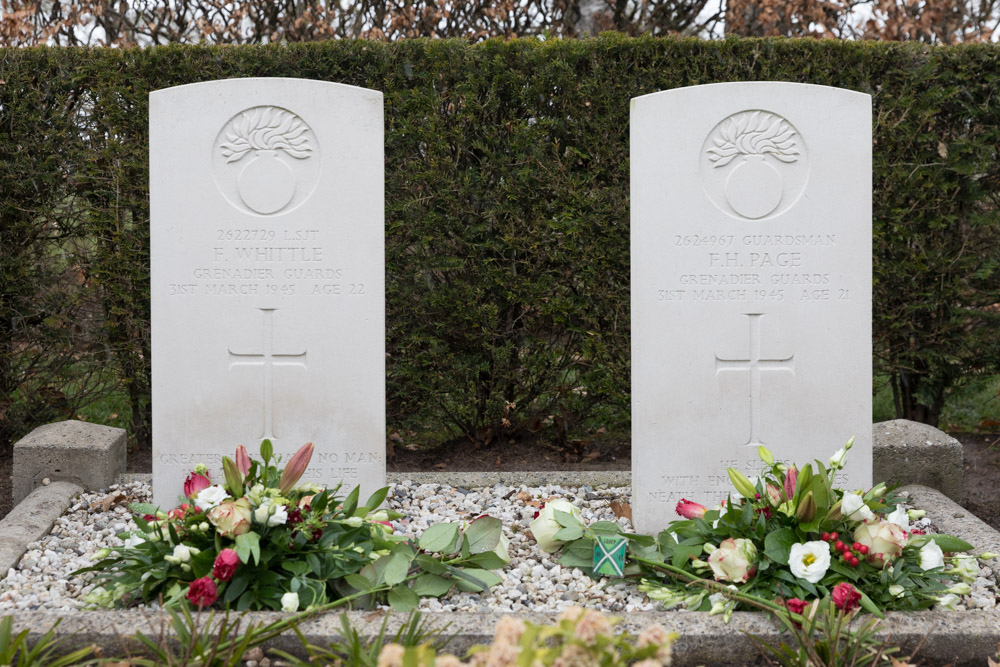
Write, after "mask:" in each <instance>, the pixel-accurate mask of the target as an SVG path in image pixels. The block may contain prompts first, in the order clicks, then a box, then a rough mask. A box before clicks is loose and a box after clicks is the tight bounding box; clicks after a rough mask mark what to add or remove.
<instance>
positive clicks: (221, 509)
mask: <svg viewBox="0 0 1000 667" xmlns="http://www.w3.org/2000/svg"><path fill="white" fill-rule="evenodd" d="M252 516H253V509H252V508H251V507H250V501H249V500H247V499H246V498H237V499H236V500H232V499H230V500H224V501H222V502H221V503H219V504H218V505H216V506H215V507H213V508H212V509H211V510H209V512H208V520H209V521H211V522H212V525H213V526H215V527H216V528H217V529H218V530H219V534H220V535H222V536H223V537H236V536H237V535H242V534H243V533H246V532H249V531H250V517H252Z"/></svg>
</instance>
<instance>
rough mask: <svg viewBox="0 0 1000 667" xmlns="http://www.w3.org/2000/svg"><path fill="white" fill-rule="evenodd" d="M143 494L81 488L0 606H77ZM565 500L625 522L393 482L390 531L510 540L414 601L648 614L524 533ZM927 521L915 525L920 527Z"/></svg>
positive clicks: (985, 594)
mask: <svg viewBox="0 0 1000 667" xmlns="http://www.w3.org/2000/svg"><path fill="white" fill-rule="evenodd" d="M151 497H152V492H151V489H150V486H149V485H148V484H147V483H144V482H130V483H128V484H121V485H115V486H112V487H111V488H110V489H109V490H108V491H107V492H100V493H83V494H81V495H80V496H79V497H78V498H77V499H76V500H75V502H74V504H73V505H72V506H71V507H70V509H69V510H67V512H66V513H65V514H64V515H63V516H61V517H60V518H59V519H58V520H57V521H56V524H55V526H54V527H53V529H52V532H51V533H50V534H49V535H48V536H46V537H45V538H43V539H41V540H39V541H38V542H33V543H31V544H30V545H29V547H28V551H27V552H26V553H25V555H24V556H23V557H22V558H21V561H20V563H19V564H18V566H17V568H12V569H11V570H10V571H8V573H7V576H6V578H5V579H2V580H0V612H4V611H10V610H19V609H50V610H69V609H82V608H85V607H86V604H85V603H84V602H83V601H82V599H81V598H82V597H83V596H85V595H86V594H87V593H89V592H90V591H91V590H92V589H93V588H94V585H93V583H92V582H91V580H92V578H93V575H92V574H83V575H77V576H72V575H71V573H72V572H73V571H75V570H78V569H80V568H83V567H87V566H88V565H90V563H91V559H92V557H93V555H94V554H95V553H96V552H97V551H98V550H99V549H101V548H104V547H108V546H116V545H120V544H121V540H119V539H118V537H117V536H116V535H117V534H118V533H120V532H123V531H127V530H136V529H137V528H136V526H135V524H134V523H133V522H132V520H131V514H130V513H129V511H128V505H129V504H130V503H133V502H150V500H151ZM554 497H560V498H565V499H567V500H569V501H570V502H572V503H573V504H574V505H576V506H577V507H579V508H580V511H581V515H582V518H583V521H584V522H585V523H587V524H590V523H592V522H594V521H616V522H618V523H619V524H620V525H621V526H622V527H623V528H624V529H625V530H627V531H631V530H632V525H631V523H630V522H629V520H628V519H626V518H618V517H617V516H616V515H615V513H614V512H613V511H612V509H611V506H610V505H611V502H612V501H616V500H617V501H622V502H629V501H630V499H631V489H630V488H629V487H598V488H591V487H589V486H579V487H571V486H556V485H551V486H540V487H529V486H524V485H522V486H505V485H501V484H497V485H494V486H491V487H486V488H475V489H465V488H461V487H458V488H456V487H453V486H450V485H441V484H416V483H414V482H408V481H406V482H401V483H399V484H392V485H390V487H389V495H388V498H387V500H386V505H387V506H388V507H389V508H390V509H393V510H396V511H398V512H400V513H401V514H403V515H404V517H403V518H402V519H399V520H397V521H396V522H394V525H395V528H396V530H397V532H401V533H403V534H406V535H409V536H412V537H416V536H418V535H420V534H421V533H422V532H423V531H424V530H426V529H427V528H428V526H431V525H433V524H435V523H441V522H449V521H451V522H454V521H468V520H471V519H474V518H476V517H477V516H479V515H480V514H489V515H490V516H494V517H496V518H498V519H500V520H502V521H503V523H504V530H505V533H506V535H507V537H508V538H509V539H510V546H509V552H510V556H511V560H510V565H508V566H507V567H506V568H504V569H503V570H500V571H498V572H499V574H500V576H501V577H502V578H503V582H502V583H501V584H499V585H497V586H495V587H493V588H492V589H490V591H489V592H488V593H478V594H476V593H456V594H453V595H451V596H449V597H447V598H444V599H435V598H424V599H422V600H421V603H420V607H421V608H422V609H426V610H429V611H464V612H476V611H499V612H516V611H529V610H530V611H562V610H564V609H566V608H568V607H570V606H573V605H577V606H585V607H591V608H595V609H602V610H606V611H611V612H626V613H627V612H633V611H649V610H653V609H655V608H657V606H658V603H656V602H653V601H650V600H649V599H648V598H647V597H646V596H645V595H644V594H643V593H640V592H639V591H638V590H637V589H636V588H635V584H634V583H626V582H623V581H619V580H612V579H608V578H601V579H598V580H594V579H591V578H590V577H588V576H587V575H585V574H584V573H583V572H581V571H580V570H578V569H576V568H565V567H562V566H560V565H559V564H558V563H556V559H557V558H558V554H554V555H550V554H546V553H545V552H543V551H542V550H541V549H539V548H538V546H537V545H536V544H535V542H534V540H532V539H530V538H528V537H527V535H526V534H525V533H526V531H527V529H528V524H529V523H530V522H531V520H532V518H533V516H534V513H535V511H536V510H537V507H536V505H537V503H538V502H539V501H544V500H547V499H550V498H554ZM929 523H930V522H929V521H928V520H927V519H922V520H921V521H920V522H917V524H916V525H915V527H926V526H927V525H929ZM997 601H998V596H997V589H996V585H995V582H994V574H993V571H992V570H991V569H990V568H989V567H986V566H982V567H981V568H980V576H979V579H977V580H976V581H975V582H974V583H973V584H972V593H971V594H970V595H969V596H966V597H965V598H964V599H963V600H962V603H963V604H961V605H959V607H960V608H987V609H992V608H994V607H996V606H997Z"/></svg>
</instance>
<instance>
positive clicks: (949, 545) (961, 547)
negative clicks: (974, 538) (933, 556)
mask: <svg viewBox="0 0 1000 667" xmlns="http://www.w3.org/2000/svg"><path fill="white" fill-rule="evenodd" d="M929 537H930V538H931V539H932V540H934V541H935V542H937V545H938V546H939V547H941V551H950V552H958V551H972V549H973V546H972V545H971V544H969V543H968V542H966V541H965V540H960V539H959V538H957V537H955V536H953V535H930V536H929Z"/></svg>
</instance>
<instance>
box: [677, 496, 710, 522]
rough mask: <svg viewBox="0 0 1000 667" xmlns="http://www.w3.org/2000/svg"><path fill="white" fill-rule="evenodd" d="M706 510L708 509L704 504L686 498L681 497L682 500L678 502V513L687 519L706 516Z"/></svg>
mask: <svg viewBox="0 0 1000 667" xmlns="http://www.w3.org/2000/svg"><path fill="white" fill-rule="evenodd" d="M706 511H707V510H706V509H705V506H704V505H700V504H698V503H696V502H692V501H690V500H686V499H684V498H681V501H680V502H679V503H677V513H678V514H680V515H681V516H682V517H684V518H685V519H700V518H701V517H703V516H705V512H706Z"/></svg>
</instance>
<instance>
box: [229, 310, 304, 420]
mask: <svg viewBox="0 0 1000 667" xmlns="http://www.w3.org/2000/svg"><path fill="white" fill-rule="evenodd" d="M257 310H259V311H260V312H261V313H262V314H263V315H264V349H263V351H262V352H233V350H232V348H231V347H230V348H228V349H229V370H232V369H233V368H235V367H236V366H261V367H263V370H264V401H263V405H264V434H263V435H261V436H260V438H258V439H259V440H263V439H264V438H269V439H276V438H277V436H276V435H275V433H274V368H275V367H276V366H279V367H288V366H297V367H299V368H306V363H305V360H306V350H303V351H302V352H275V351H274V311H275V310H277V308H258V309H257ZM255 360H256V361H255Z"/></svg>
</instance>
